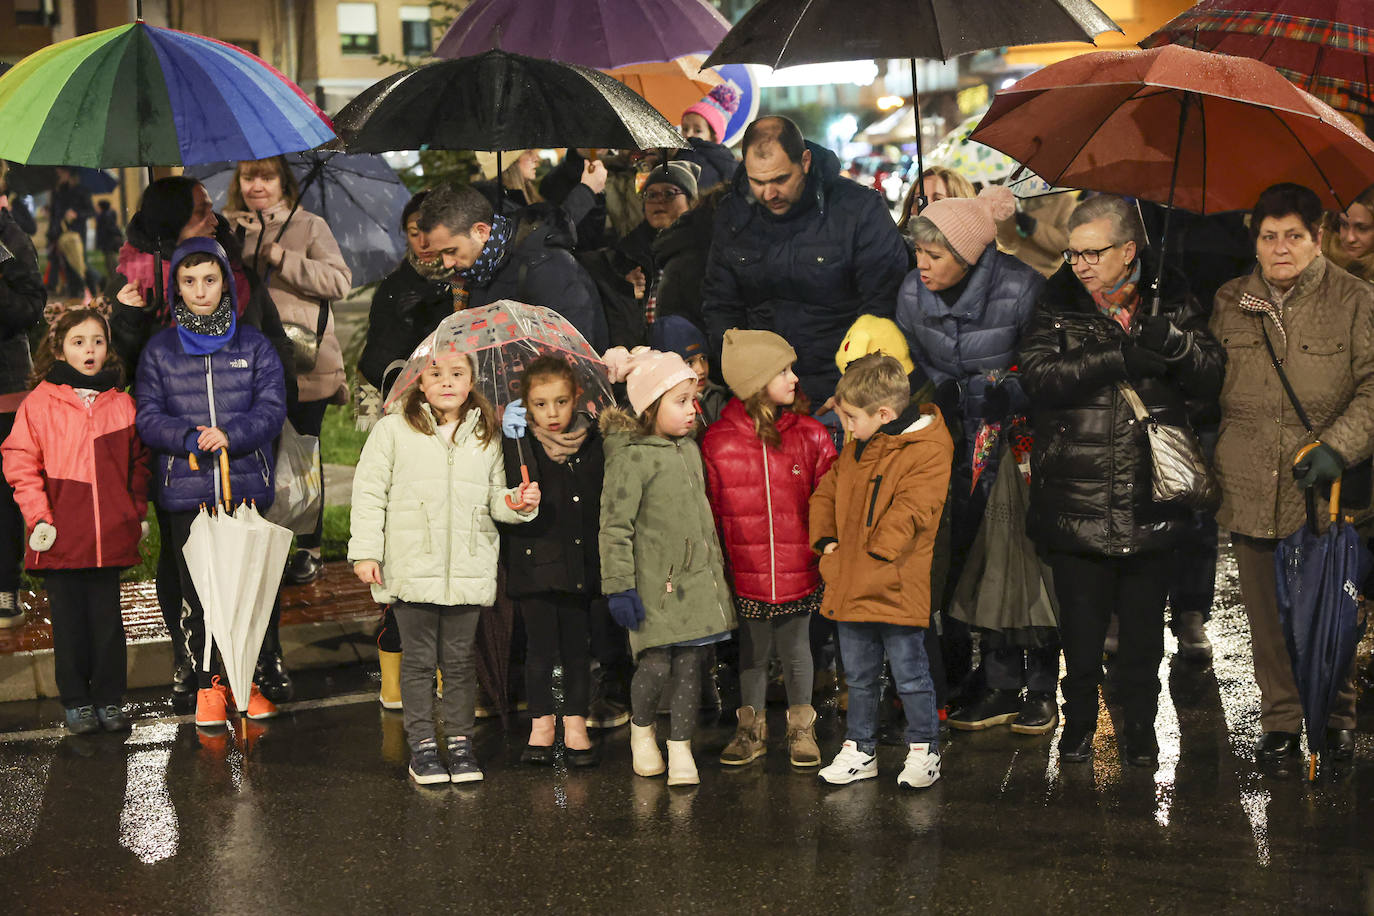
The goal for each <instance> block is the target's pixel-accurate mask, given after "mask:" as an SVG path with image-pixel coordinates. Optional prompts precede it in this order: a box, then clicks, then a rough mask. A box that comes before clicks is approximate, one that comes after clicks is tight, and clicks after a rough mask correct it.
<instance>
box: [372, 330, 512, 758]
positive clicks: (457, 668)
mask: <svg viewBox="0 0 1374 916" xmlns="http://www.w3.org/2000/svg"><path fill="white" fill-rule="evenodd" d="M476 368H477V367H476V365H475V363H474V362H473V360H472V357H471V356H469V355H468V354H465V353H452V352H446V353H443V354H441V355H437V356H435V358H434V360H433V362H431V363H430V364H429V366H428V367H427V368H426V369H425V371H424V373H423V374H422V375H421V376H420V381H419V385H418V386H417V387H416V388H415V389H413V390H412V391H410V392H409V393H408V394H407V395H406V396H405V402H404V403H405V408H404V410H403V411H402V412H401V413H399V414H391V415H389V416H386V417H383V418H382V420H381V421H380V422H379V423H378V424H377V425H376V427H375V428H374V429H373V430H372V434H371V435H370V436H368V439H367V444H366V445H364V446H363V453H362V456H361V457H359V459H358V467H357V470H356V471H355V472H354V475H353V510H352V518H351V523H352V525H351V527H352V537H351V539H350V540H349V542H348V558H349V559H350V560H352V561H353V571H354V573H355V574H357V576H358V578H359V579H361V580H362V581H363V582H364V583H366V584H368V585H371V586H372V597H373V598H375V599H376V600H377V602H378V603H380V604H390V605H391V609H392V611H393V612H394V613H395V615H396V623H397V625H398V627H399V628H400V631H401V649H402V655H401V702H402V708H403V709H404V710H405V726H406V740H407V742H408V743H409V744H410V776H411V778H412V779H414V780H415V781H416V782H417V783H420V784H421V785H428V784H430V783H439V782H475V781H478V780H480V779H481V778H482V769H481V767H479V766H478V764H477V760H476V758H475V757H474V756H473V753H472V740H471V738H472V731H473V707H474V703H475V700H476V677H475V674H476V670H475V662H474V645H475V641H476V634H477V619H478V615H479V614H480V612H481V608H483V607H490V606H491V605H492V603H493V602H495V600H496V559H497V548H498V545H499V542H500V538H499V535H498V534H497V531H496V525H495V522H509V523H515V522H525V521H529V520H530V519H532V518H534V517H535V512H536V510H537V508H538V506H539V484H537V483H528V484H524V485H522V486H520V487H512V488H507V487H506V469H505V461H504V459H503V457H502V453H501V442H500V439H499V438H498V436H499V427H498V426H497V423H496V416H495V413H494V412H493V410H492V407H491V404H490V403H489V402H488V401H487V399H486V398H484V397H483V396H482V395H481V394H480V393H479V392H476V391H474V390H473V389H472V383H473V379H474V377H475V375H476ZM436 667H437V668H438V670H439V673H440V675H442V677H443V679H444V696H443V703H442V706H441V708H440V712H441V714H442V718H443V721H444V726H445V731H446V733H447V737H448V756H449V763H448V767H447V768H445V767H444V765H443V764H442V763H441V762H440V760H439V748H438V744H437V742H436V740H435V732H434V686H433V684H434V671H435V668H436Z"/></svg>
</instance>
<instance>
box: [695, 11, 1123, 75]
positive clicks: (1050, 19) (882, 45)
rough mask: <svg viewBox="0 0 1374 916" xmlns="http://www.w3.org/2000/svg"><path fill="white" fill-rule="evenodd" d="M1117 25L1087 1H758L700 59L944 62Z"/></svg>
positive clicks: (1081, 37) (1083, 37)
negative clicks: (908, 59)
mask: <svg viewBox="0 0 1374 916" xmlns="http://www.w3.org/2000/svg"><path fill="white" fill-rule="evenodd" d="M1119 31H1121V28H1120V27H1119V26H1118V25H1117V24H1116V23H1115V22H1113V21H1112V20H1111V17H1109V16H1108V15H1107V14H1106V13H1104V12H1102V10H1100V9H1098V7H1097V5H1096V4H1094V3H1092V2H1090V0H869V2H868V3H865V4H864V5H863V8H862V10H859V9H857V8H856V6H855V4H854V3H853V2H852V0H759V2H758V3H756V4H754V6H753V7H752V8H750V10H749V12H747V13H745V14H744V17H743V18H742V19H740V21H739V22H737V23H735V26H734V28H732V29H730V32H729V34H728V35H726V36H725V38H724V39H722V40H721V42H720V44H718V45H716V49H715V51H713V52H711V56H710V57H709V58H707V60H706V65H707V66H715V65H717V64H767V65H768V66H770V67H791V66H796V65H797V64H819V63H825V62H827V61H837V60H864V59H867V58H870V57H907V58H912V57H918V58H926V59H929V60H949V59H950V58H951V57H957V56H959V55H960V54H970V53H972V52H974V51H985V50H987V49H989V48H1002V47H1008V46H1012V45H1029V44H1039V43H1041V42H1046V41H1086V42H1091V41H1092V40H1093V36H1095V35H1100V34H1101V33H1103V32H1119Z"/></svg>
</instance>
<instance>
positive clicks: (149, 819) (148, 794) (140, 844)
mask: <svg viewBox="0 0 1374 916" xmlns="http://www.w3.org/2000/svg"><path fill="white" fill-rule="evenodd" d="M171 757H172V749H171V748H169V747H153V748H149V749H147V750H142V751H135V752H134V753H132V754H130V755H129V763H128V772H127V776H126V778H125V783H124V809H123V810H122V811H120V813H119V845H121V846H123V847H124V848H125V849H128V850H129V851H130V852H132V853H133V854H134V855H136V856H138V858H139V861H141V862H143V863H144V864H145V865H151V864H152V863H154V862H160V861H162V860H163V859H169V858H171V857H172V856H174V855H176V854H177V846H178V844H179V840H180V834H179V832H178V831H177V812H176V808H174V807H173V806H172V797H171V796H170V795H169V794H168V793H167V762H168V761H169V760H170V759H171Z"/></svg>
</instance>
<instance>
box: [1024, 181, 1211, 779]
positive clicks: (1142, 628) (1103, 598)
mask: <svg viewBox="0 0 1374 916" xmlns="http://www.w3.org/2000/svg"><path fill="white" fill-rule="evenodd" d="M1067 254H1068V256H1069V263H1068V264H1066V265H1065V266H1064V267H1063V268H1061V269H1060V270H1059V272H1058V273H1056V274H1055V275H1054V276H1053V277H1051V278H1050V280H1049V281H1048V282H1047V283H1046V285H1045V290H1044V293H1043V298H1042V300H1041V302H1040V304H1039V306H1038V307H1037V309H1036V314H1035V318H1034V322H1033V325H1032V330H1031V331H1030V333H1029V334H1028V335H1027V336H1026V337H1025V338H1024V339H1023V341H1022V344H1021V353H1020V366H1021V377H1022V382H1023V384H1024V386H1025V388H1026V391H1027V393H1028V394H1029V395H1030V399H1031V404H1032V416H1033V417H1034V423H1035V445H1034V449H1033V451H1032V453H1031V507H1030V514H1031V521H1030V526H1031V534H1032V537H1034V538H1035V539H1036V541H1037V544H1038V545H1039V547H1040V548H1041V549H1042V550H1043V551H1045V553H1046V554H1047V556H1048V559H1049V562H1050V566H1051V568H1052V569H1053V571H1054V579H1055V592H1056V594H1057V596H1058V599H1059V615H1060V620H1059V626H1060V637H1061V640H1062V642H1063V646H1064V660H1065V664H1066V667H1067V670H1068V675H1067V677H1065V679H1064V682H1063V691H1064V718H1065V725H1064V733H1063V735H1062V737H1061V738H1060V743H1059V754H1060V758H1061V759H1062V760H1065V761H1071V762H1081V761H1085V760H1087V759H1089V758H1090V757H1091V756H1092V738H1093V732H1094V729H1095V727H1096V724H1097V715H1098V708H1097V702H1098V701H1097V696H1098V687H1099V685H1100V684H1101V681H1102V645H1103V640H1104V638H1105V636H1106V633H1107V624H1108V620H1109V619H1110V617H1111V615H1112V613H1116V615H1117V617H1118V619H1119V621H1120V634H1121V635H1120V649H1119V651H1118V654H1117V656H1116V669H1115V671H1116V678H1115V679H1116V681H1117V683H1118V685H1119V695H1120V696H1121V698H1122V701H1123V705H1124V707H1125V719H1126V728H1125V740H1124V742H1123V743H1124V746H1125V756H1126V759H1127V761H1128V762H1130V763H1132V764H1136V765H1140V766H1153V765H1154V764H1155V763H1156V761H1157V758H1158V755H1159V746H1158V743H1157V742H1156V740H1155V733H1154V720H1155V713H1156V712H1157V709H1158V704H1159V677H1158V671H1159V662H1160V660H1161V659H1162V658H1163V655H1164V603H1165V599H1166V598H1167V597H1168V588H1169V582H1170V567H1171V563H1172V560H1173V557H1174V549H1175V547H1176V545H1177V542H1178V540H1179V539H1180V538H1181V537H1182V536H1183V533H1184V529H1185V527H1186V526H1187V525H1188V524H1189V522H1190V515H1189V512H1188V510H1187V509H1184V508H1175V507H1171V506H1166V505H1162V504H1158V503H1155V502H1154V501H1153V499H1152V498H1151V487H1150V481H1151V468H1150V446H1149V442H1148V439H1147V437H1146V432H1145V429H1144V427H1143V426H1142V424H1140V423H1138V422H1137V421H1136V417H1135V414H1134V412H1133V411H1132V410H1131V408H1130V406H1129V405H1128V403H1127V401H1126V399H1125V397H1124V396H1123V395H1122V393H1121V391H1120V390H1119V389H1118V384H1119V383H1121V382H1126V383H1128V384H1129V385H1130V386H1131V387H1133V388H1134V389H1135V391H1136V393H1137V394H1139V396H1140V398H1141V400H1142V401H1144V403H1145V406H1146V407H1147V409H1148V410H1149V411H1150V413H1151V414H1152V415H1153V416H1154V417H1155V418H1156V419H1157V420H1159V421H1160V422H1161V423H1164V424H1169V425H1177V426H1186V425H1188V421H1189V414H1190V410H1189V408H1190V404H1189V401H1190V399H1195V400H1201V401H1213V400H1215V399H1216V397H1217V395H1218V394H1219V393H1220V391H1221V380H1222V373H1223V368H1224V365H1225V355H1224V353H1223V352H1222V350H1221V347H1220V345H1219V344H1218V343H1217V342H1216V340H1215V339H1214V338H1213V337H1212V336H1211V335H1210V334H1209V333H1208V331H1207V325H1206V321H1205V319H1204V318H1203V315H1202V312H1201V310H1200V309H1199V308H1198V307H1197V303H1196V301H1195V300H1193V299H1192V297H1191V295H1190V294H1189V293H1188V292H1187V287H1186V284H1185V283H1183V282H1182V279H1181V278H1178V280H1177V281H1176V282H1166V284H1165V289H1164V295H1163V300H1164V304H1163V307H1162V309H1161V313H1160V315H1158V316H1150V314H1149V311H1150V298H1151V295H1150V292H1149V290H1148V289H1147V288H1146V284H1147V283H1148V282H1149V281H1150V279H1151V278H1152V277H1153V276H1154V271H1153V268H1152V267H1151V265H1150V263H1149V258H1148V257H1147V256H1146V252H1145V248H1144V230H1143V229H1142V228H1141V226H1140V220H1139V217H1138V215H1137V213H1136V210H1135V209H1134V208H1133V207H1131V206H1130V205H1128V204H1126V203H1125V202H1124V201H1122V200H1120V199H1119V198H1114V197H1096V198H1093V199H1091V200H1089V201H1085V202H1084V203H1081V204H1079V205H1078V207H1077V208H1076V209H1075V210H1074V212H1073V215H1072V216H1071V217H1070V218H1069V251H1068V252H1067ZM1090 262H1091V263H1090Z"/></svg>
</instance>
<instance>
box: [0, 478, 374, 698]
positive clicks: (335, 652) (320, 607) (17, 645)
mask: <svg viewBox="0 0 1374 916" xmlns="http://www.w3.org/2000/svg"><path fill="white" fill-rule="evenodd" d="M348 470H349V471H351V470H352V469H351V468H349V469H348ZM120 592H121V597H122V599H123V601H122V603H123V608H124V630H125V634H126V635H127V637H128V642H129V687H130V688H131V689H132V688H138V687H158V686H163V685H166V684H169V683H171V674H172V644H171V640H170V638H169V636H168V634H167V629H166V627H164V626H163V623H162V613H161V611H159V610H158V606H157V593H156V591H155V589H154V586H153V583H152V582H126V583H124V585H123V586H122V587H121V589H120ZM20 600H21V602H22V603H23V605H24V608H25V610H26V611H27V612H28V623H27V624H26V625H25V626H22V627H15V628H12V629H4V630H0V702H8V701H11V700H31V699H35V698H38V697H55V696H57V684H56V681H55V678H54V674H53V661H52V624H51V622H50V620H49V619H48V596H47V594H46V593H43V592H38V593H34V592H22V593H21V594H20ZM281 600H282V615H281V617H282V619H281V641H282V649H283V653H284V654H285V656H286V664H287V667H288V668H289V669H293V670H295V669H302V668H325V667H333V666H337V665H347V664H352V663H355V662H360V661H365V660H369V659H375V657H376V652H377V648H376V645H375V644H374V642H373V632H374V631H375V628H376V624H377V619H378V616H379V609H378V606H377V605H376V604H374V603H373V601H372V596H371V595H370V594H369V593H368V590H367V587H366V586H364V585H363V584H362V583H361V582H359V581H358V580H357V578H355V577H354V575H353V570H352V569H351V568H350V566H349V565H348V563H345V562H335V563H326V564H325V567H324V575H323V576H321V577H320V579H319V580H317V581H316V582H314V583H312V584H310V585H306V586H284V587H283V588H282V593H281Z"/></svg>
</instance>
